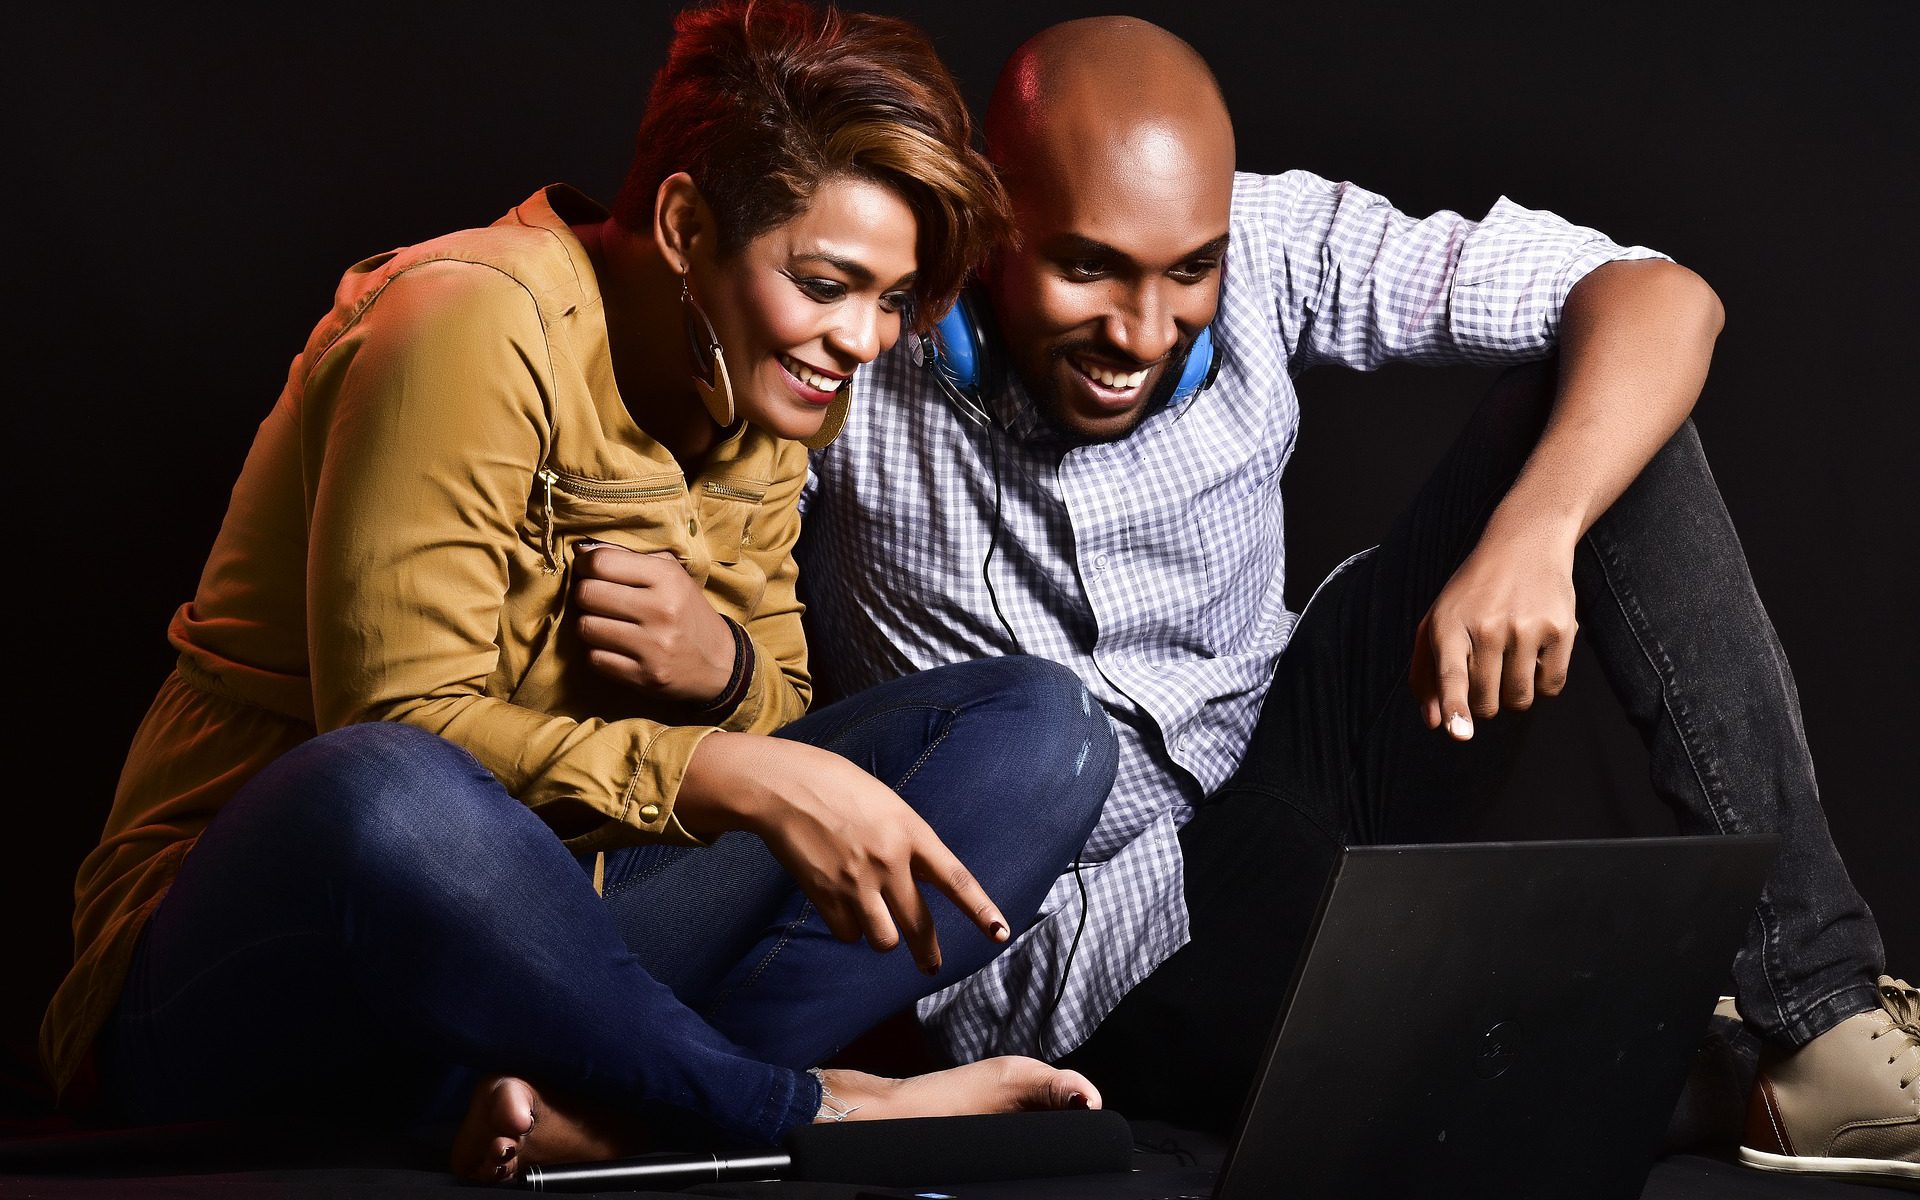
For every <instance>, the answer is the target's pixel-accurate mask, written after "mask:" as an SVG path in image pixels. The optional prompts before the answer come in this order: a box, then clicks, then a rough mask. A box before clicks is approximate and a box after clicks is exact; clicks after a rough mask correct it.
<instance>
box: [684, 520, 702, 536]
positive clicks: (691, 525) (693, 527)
mask: <svg viewBox="0 0 1920 1200" xmlns="http://www.w3.org/2000/svg"><path fill="white" fill-rule="evenodd" d="M699 532H700V522H698V521H696V520H694V519H693V518H692V517H688V518H687V536H688V537H693V536H694V535H695V534H698V533H699Z"/></svg>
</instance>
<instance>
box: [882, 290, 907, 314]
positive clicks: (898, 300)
mask: <svg viewBox="0 0 1920 1200" xmlns="http://www.w3.org/2000/svg"><path fill="white" fill-rule="evenodd" d="M911 307H913V294H912V293H911V292H888V293H887V294H886V295H884V296H882V297H880V311H881V312H884V313H903V312H906V311H907V310H908V309H909V308H911Z"/></svg>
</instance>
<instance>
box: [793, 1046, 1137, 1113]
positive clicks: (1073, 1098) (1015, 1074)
mask: <svg viewBox="0 0 1920 1200" xmlns="http://www.w3.org/2000/svg"><path fill="white" fill-rule="evenodd" d="M821 1074H822V1077H823V1079H824V1080H825V1082H826V1086H827V1090H828V1091H830V1092H832V1093H833V1095H832V1097H831V1098H830V1100H829V1101H828V1103H829V1104H830V1105H831V1106H832V1107H833V1108H835V1109H836V1110H838V1109H846V1110H850V1111H848V1113H847V1116H846V1119H847V1120H849V1121H883V1120H887V1119H889V1118H893V1117H961V1116H970V1115H973V1114H975V1113H1003V1112H1030V1111H1033V1110H1035V1109H1053V1108H1099V1107H1100V1092H1099V1091H1098V1089H1096V1088H1095V1087H1094V1086H1093V1084H1092V1083H1090V1082H1089V1081H1088V1080H1087V1077H1086V1076H1085V1075H1082V1074H1080V1072H1078V1071H1065V1070H1061V1069H1060V1068H1059V1067H1054V1066H1050V1065H1048V1064H1047V1063H1043V1062H1041V1061H1040V1060H1039V1059H1037V1058H1021V1057H1019V1056H1016V1055H1008V1056H1006V1057H1004V1058H988V1059H982V1060H981V1061H979V1062H976V1063H967V1064H966V1065H965V1066H959V1067H954V1068H952V1069H950V1070H946V1071H934V1072H931V1073H929V1074H926V1075H914V1076H911V1077H909V1078H906V1079H887V1078H885V1077H884V1076H880V1075H869V1074H867V1073H866V1072H865V1071H848V1070H831V1071H824V1072H822V1073H821ZM832 1119H833V1118H832V1117H831V1116H829V1115H827V1114H825V1113H823V1114H822V1115H821V1116H820V1117H817V1118H815V1120H816V1121H820V1120H832Z"/></svg>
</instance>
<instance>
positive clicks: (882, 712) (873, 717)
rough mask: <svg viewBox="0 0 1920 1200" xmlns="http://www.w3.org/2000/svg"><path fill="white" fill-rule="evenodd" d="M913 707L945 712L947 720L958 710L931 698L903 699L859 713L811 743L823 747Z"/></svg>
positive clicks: (954, 715) (956, 714) (956, 713)
mask: <svg viewBox="0 0 1920 1200" xmlns="http://www.w3.org/2000/svg"><path fill="white" fill-rule="evenodd" d="M913 708H930V709H933V710H934V711H935V712H940V713H945V714H946V716H947V719H948V720H952V719H953V718H954V717H956V716H958V715H959V714H958V712H957V711H956V710H955V709H953V708H952V707H951V706H949V705H945V704H937V703H935V702H933V701H931V700H903V701H901V702H899V703H898V704H894V705H891V706H890V707H887V708H882V709H876V710H875V711H873V712H865V713H861V714H860V717H859V719H858V720H855V721H850V722H848V723H847V724H845V725H842V726H840V727H839V728H838V729H834V730H831V731H828V732H826V733H823V734H822V735H821V736H820V739H819V740H818V741H816V742H814V743H813V744H814V745H816V746H821V747H825V746H827V745H829V744H831V743H833V742H837V741H840V740H841V739H843V738H845V737H847V736H849V735H851V734H852V733H853V732H854V731H855V730H857V729H859V728H860V727H861V726H863V725H867V724H871V723H872V722H874V721H877V720H879V719H880V718H882V717H889V716H892V715H893V714H894V713H898V712H905V711H907V710H908V709H913Z"/></svg>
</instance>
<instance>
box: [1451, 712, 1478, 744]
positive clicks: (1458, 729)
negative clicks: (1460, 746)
mask: <svg viewBox="0 0 1920 1200" xmlns="http://www.w3.org/2000/svg"><path fill="white" fill-rule="evenodd" d="M1447 732H1448V733H1450V734H1452V735H1453V736H1454V737H1456V738H1458V739H1459V740H1460V741H1463V742H1464V741H1466V740H1467V739H1468V738H1470V737H1472V736H1473V722H1472V721H1469V720H1468V719H1467V714H1465V713H1455V714H1453V715H1452V716H1451V717H1448V718H1447Z"/></svg>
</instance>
